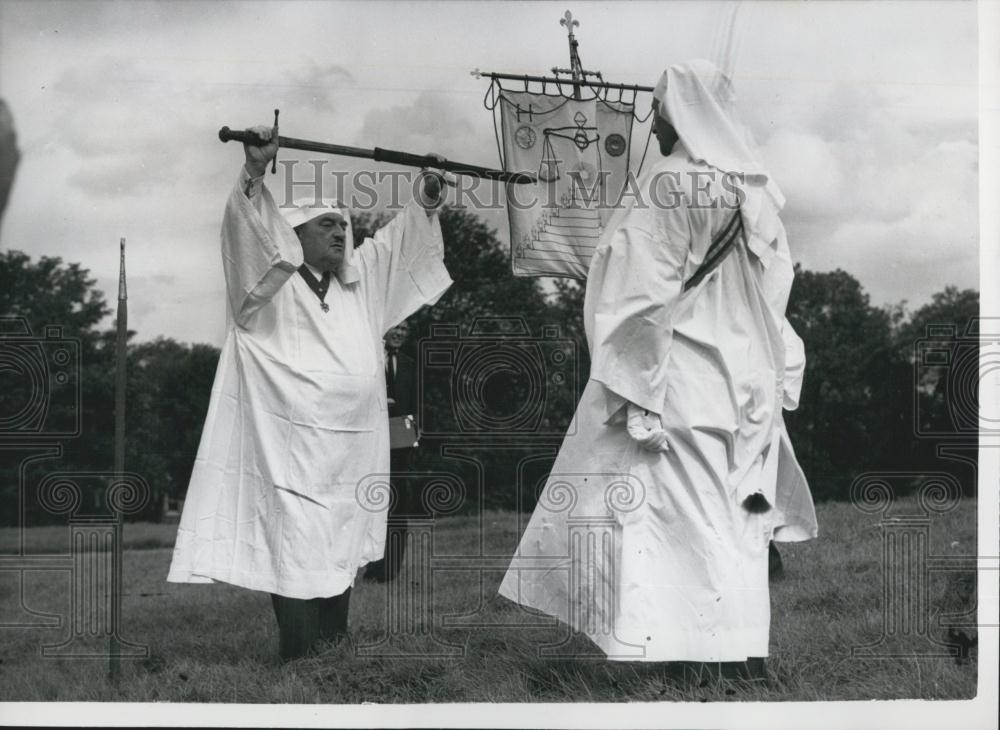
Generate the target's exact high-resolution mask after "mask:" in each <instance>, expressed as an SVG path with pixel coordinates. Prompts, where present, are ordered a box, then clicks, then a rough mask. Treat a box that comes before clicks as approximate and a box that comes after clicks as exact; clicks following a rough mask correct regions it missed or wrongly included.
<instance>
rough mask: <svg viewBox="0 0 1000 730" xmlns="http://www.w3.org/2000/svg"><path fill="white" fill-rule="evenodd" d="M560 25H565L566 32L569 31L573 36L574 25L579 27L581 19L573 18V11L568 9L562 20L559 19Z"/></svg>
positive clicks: (570, 35)
mask: <svg viewBox="0 0 1000 730" xmlns="http://www.w3.org/2000/svg"><path fill="white" fill-rule="evenodd" d="M559 25H565V26H566V32H567V33H569V37H570V38H572V37H573V26H577V27H579V25H580V21H579V20H574V19H573V13H571V12H570V11H568V10H567V11H566V14H565V15H563V17H562V20H560V21H559Z"/></svg>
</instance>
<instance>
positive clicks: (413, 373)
mask: <svg viewBox="0 0 1000 730" xmlns="http://www.w3.org/2000/svg"><path fill="white" fill-rule="evenodd" d="M409 334H410V328H409V326H408V325H407V324H406V322H401V323H400V324H398V325H396V326H395V327H393V328H392V329H391V330H389V331H388V332H386V334H385V338H384V342H385V385H386V392H387V395H388V402H389V418H390V419H392V418H397V417H405V416H412V417H414V418H416V415H417V363H416V361H414V359H413V358H412V357H410V356H409V355H407V354H406V353H405V352H403V349H402V348H403V345H404V343H405V342H406V338H407V336H408V335H409ZM416 458H417V449H416V448H414V447H410V448H394V449H393V450H392V452H391V453H390V471H391V472H392V474H401V473H405V472H408V471H411V470H412V469H413V468H414V466H415V464H416ZM393 491H394V492H395V502H394V503H393V505H392V507H391V508H390V510H389V522H388V532H387V534H386V542H385V554H384V555H383V557H382V559H381V560H377V561H375V562H374V563H370V564H369V565H368V568H367V569H366V570H365V578H366V579H370V580H376V581H378V582H379V583H385V582H387V581H390V580H392V579H393V578H395V577H396V574H397V573H398V572H399V567H400V565H402V562H403V554H404V552H405V549H406V533H405V530H406V515H409V514H413V512H414V510H416V509H419V506H420V505H419V504H417V503H416V501H417V500H418V499H419V496H420V495H418V494H411V493H410V492H409V491H408V490H407V489H405V485H404V483H402V482H396V481H394V482H393Z"/></svg>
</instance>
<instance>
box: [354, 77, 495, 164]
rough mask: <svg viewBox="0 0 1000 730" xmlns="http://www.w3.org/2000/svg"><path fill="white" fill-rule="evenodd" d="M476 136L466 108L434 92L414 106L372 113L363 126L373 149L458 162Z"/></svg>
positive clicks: (364, 133) (423, 97)
mask: <svg viewBox="0 0 1000 730" xmlns="http://www.w3.org/2000/svg"><path fill="white" fill-rule="evenodd" d="M466 108H467V107H466ZM477 136H478V133H477V129H476V125H474V124H473V123H472V121H471V120H470V119H469V118H468V117H467V116H466V115H465V112H464V109H463V107H460V106H459V105H458V104H456V103H455V101H454V99H452V98H450V97H448V96H445V95H443V94H439V93H436V92H431V91H425V92H421V93H420V94H419V95H418V96H417V98H416V99H415V100H414V102H413V103H412V104H407V105H399V106H392V107H389V108H388V109H372V110H371V111H369V112H368V113H366V114H365V118H364V122H363V124H362V126H361V137H362V138H363V139H366V140H370V141H371V144H372V145H373V146H375V145H377V146H379V147H386V148H390V149H398V150H402V151H406V152H414V153H416V154H426V153H428V152H431V151H439V152H440V153H441V154H443V155H445V157H455V158H456V159H457V158H458V154H459V153H462V152H465V153H466V155H467V154H468V147H469V146H470V144H469V143H470V141H472V139H474V138H475V137H477ZM463 161H464V160H463Z"/></svg>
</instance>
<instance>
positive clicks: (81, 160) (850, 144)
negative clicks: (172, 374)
mask: <svg viewBox="0 0 1000 730" xmlns="http://www.w3.org/2000/svg"><path fill="white" fill-rule="evenodd" d="M567 8H569V9H571V10H572V12H573V15H574V17H576V18H577V19H578V20H579V21H580V26H579V27H578V28H577V29H576V34H577V40H578V41H579V42H580V54H581V57H582V60H583V65H584V68H587V69H599V70H601V71H602V72H603V75H604V78H605V79H606V80H609V81H621V82H626V83H640V84H647V85H653V84H655V82H656V80H657V79H658V77H659V75H660V73H661V72H662V70H663V69H664V68H665V67H667V66H668V65H670V64H672V63H677V62H680V61H684V60H687V59H691V58H708V59H710V60H718V54H719V52H720V49H721V48H722V47H723V41H724V39H725V38H726V36H727V34H728V33H729V31H730V29H731V30H732V38H733V41H732V44H731V48H732V50H733V53H732V56H731V58H732V61H733V81H734V85H735V88H736V91H737V95H738V100H739V108H740V110H741V113H742V115H743V118H744V120H745V122H746V123H747V125H748V126H749V127H750V129H751V131H752V133H753V135H754V137H755V138H756V140H757V142H758V143H759V145H760V149H761V154H762V157H763V159H764V161H765V164H766V165H767V167H768V168H769V169H770V171H771V173H772V175H773V176H774V178H775V179H776V180H777V182H778V184H779V185H780V186H781V188H782V190H783V192H784V193H785V196H786V198H787V204H786V207H785V209H784V211H783V214H782V218H783V220H784V221H785V225H786V228H787V229H788V237H789V245H790V246H791V248H792V253H793V258H794V259H795V260H796V261H799V262H801V263H802V265H803V266H804V267H805V268H807V269H810V270H817V271H827V270H832V269H835V268H841V269H844V270H846V271H848V272H850V273H851V274H853V275H854V276H855V277H857V278H858V279H859V280H860V281H861V283H862V285H863V286H864V287H865V289H866V291H868V293H869V294H870V295H871V298H872V301H873V303H875V304H880V305H881V304H890V303H896V302H899V301H901V300H906V301H907V302H908V304H909V306H910V308H914V307H917V306H919V305H920V304H922V303H924V302H926V301H927V300H928V299H929V298H930V295H931V294H933V293H934V292H936V291H940V290H941V289H943V288H944V287H945V286H946V285H955V286H959V287H971V288H976V287H977V286H978V282H979V271H978V248H977V239H978V215H977V195H978V192H977V190H978V187H977V186H978V174H977V155H978V152H977V104H978V100H977V94H978V89H977V75H976V70H977V54H978V49H977V28H976V5H975V4H974V3H971V2H941V3H936V2H919V3H917V2H913V3H911V2H904V3H896V2H879V3H869V2H797V1H791V2H777V3H766V2H761V3H735V2H722V1H720V2H708V3H694V2H682V3H678V2H659V3H587V2H573V3H567V2H565V1H564V2H559V3H545V2H538V3H499V2H483V3H471V2H470V3H465V2H455V3H447V2H436V3H403V2H382V3H333V2H329V3H327V2H319V1H315V0H314V1H313V2H304V3H296V2H241V3H233V2H211V3H209V2H190V3H187V2H178V1H175V0H169V1H167V2H87V1H86V0H74V2H70V3H55V2H42V1H39V0H33V1H32V2H11V1H9V0H0V97H2V98H3V99H5V100H6V101H7V103H8V105H9V106H10V109H11V112H12V114H13V116H14V120H15V125H16V127H17V131H18V142H19V146H20V148H21V152H22V160H21V165H20V167H19V169H18V174H17V178H16V181H15V185H14V189H13V191H12V193H11V198H10V201H9V204H8V210H7V213H6V215H5V217H4V220H3V221H2V224H0V247H3V248H7V249H20V250H23V251H25V252H27V253H28V254H30V255H31V256H33V257H38V256H42V255H51V256H60V257H62V258H63V259H64V260H66V261H73V262H79V263H80V264H82V265H83V266H84V267H86V268H88V269H89V270H90V271H91V273H92V275H93V276H94V277H95V278H96V279H97V281H98V286H99V287H100V288H102V289H103V290H104V291H105V293H106V294H107V295H108V297H109V298H113V297H114V294H115V291H116V289H117V286H116V281H117V271H118V240H119V238H120V237H121V236H125V237H127V240H128V280H129V325H130V327H132V328H133V329H135V330H137V333H138V334H137V336H138V339H139V340H150V339H153V338H155V337H158V336H166V337H173V338H175V339H178V340H180V341H183V342H209V343H213V344H217V345H218V344H221V341H222V339H223V337H224V331H225V295H224V281H223V275H222V266H221V259H220V254H219V242H218V234H219V223H220V220H221V216H222V208H223V205H224V203H225V199H226V197H227V195H228V193H229V191H230V189H231V187H232V185H233V183H234V182H235V180H236V176H237V174H238V172H239V169H240V166H241V164H242V161H243V154H242V150H241V148H240V147H239V146H238V145H236V144H233V143H230V144H227V145H223V144H221V143H220V142H219V141H218V138H217V136H216V134H217V132H218V129H219V127H221V126H223V125H228V126H231V127H234V128H240V127H246V126H250V125H253V124H269V123H270V121H271V119H272V118H273V111H272V110H273V109H274V108H280V109H281V133H282V134H283V135H288V136H293V137H300V138H307V139H315V140H321V141H327V142H334V143H338V144H346V145H353V146H361V147H374V146H379V147H386V148H390V149H400V150H407V151H412V152H417V153H426V152H430V151H435V152H439V153H441V154H443V155H445V156H446V157H448V158H451V159H456V160H462V161H465V162H469V163H474V164H480V165H486V166H496V165H498V158H497V152H496V144H495V141H494V132H493V122H492V120H491V115H490V113H489V112H488V111H486V110H485V109H484V107H483V103H482V101H483V94H484V93H485V91H486V89H487V86H488V82H487V81H486V80H485V79H477V78H475V77H474V76H472V75H471V73H470V72H471V71H472V70H473V69H476V68H479V69H482V70H490V71H501V72H512V73H527V74H542V73H548V71H549V69H551V67H553V66H557V65H558V66H567V65H568V53H567V43H566V33H565V30H564V28H562V27H561V26H560V25H559V20H560V18H561V17H562V16H563V13H564V12H565V10H566V9H567ZM731 19H733V20H731ZM648 103H649V97H648V95H645V96H640V99H639V104H640V106H641V107H643V108H644V107H645V106H648ZM647 125H648V123H647ZM647 125H644V126H642V127H639V128H637V129H636V131H635V137H636V139H643V140H644V139H645V135H646V130H647V129H648V126H647ZM636 146H637V145H635V144H634V145H633V148H635V147H636ZM638 146H639V147H641V145H638ZM654 147H655V145H654ZM633 151H635V150H633ZM653 153H654V149H652V148H651V151H650V154H653ZM281 156H282V157H283V158H288V159H291V158H296V155H295V154H293V153H289V152H287V151H286V152H283V153H281ZM299 157H301V158H304V157H305V156H304V155H300V156H299ZM328 164H329V169H334V168H336V167H338V166H342V167H343V168H345V169H357V168H358V166H359V165H360V164H361V163H360V162H358V161H352V160H347V159H345V158H332V157H331V158H329V163H328ZM268 184H269V185H274V186H276V187H277V188H278V189H281V187H282V174H281V172H280V168H279V175H278V176H275V177H272V176H270V175H268ZM485 218H486V220H487V222H488V223H490V225H492V226H494V227H495V228H497V230H498V232H499V234H500V237H501V239H502V240H504V241H506V240H507V221H506V215H505V214H504V213H503V211H490V212H488V213H487V214H485Z"/></svg>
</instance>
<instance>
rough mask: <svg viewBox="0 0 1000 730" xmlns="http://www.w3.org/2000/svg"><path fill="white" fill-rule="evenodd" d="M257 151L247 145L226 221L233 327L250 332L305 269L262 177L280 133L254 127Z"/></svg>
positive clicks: (224, 236) (224, 253)
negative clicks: (294, 276) (259, 316)
mask: <svg viewBox="0 0 1000 730" xmlns="http://www.w3.org/2000/svg"><path fill="white" fill-rule="evenodd" d="M248 131H250V132H253V133H254V134H256V135H257V137H258V138H260V140H261V143H260V144H258V145H253V144H244V145H243V149H244V152H245V156H246V162H245V163H244V166H243V169H242V170H241V171H240V177H239V180H238V182H237V185H236V188H235V189H234V190H233V192H232V194H231V195H230V196H229V201H228V202H227V204H226V212H225V215H224V216H223V220H222V264H223V268H224V270H225V274H226V289H227V291H228V294H229V306H230V311H231V312H232V315H233V319H234V321H235V322H236V323H237V324H238V325H239V326H241V327H247V326H248V325H249V323H250V320H251V318H252V316H253V314H254V313H255V312H256V311H257V310H259V309H260V308H261V307H262V306H264V305H265V304H266V303H267V302H268V301H270V300H271V298H272V297H273V296H274V295H275V293H276V292H277V291H278V290H279V289H280V288H281V286H282V285H283V284H284V283H285V282H286V281H288V279H289V277H291V276H292V274H294V273H295V271H296V270H297V269H298V268H299V266H301V265H302V246H301V244H300V243H299V239H298V237H297V236H296V235H295V231H293V230H292V229H291V227H290V226H289V225H288V224H287V223H286V222H285V220H284V219H283V218H282V217H281V214H280V212H279V211H278V207H277V205H275V202H274V200H273V199H272V198H271V194H270V193H269V192H268V190H267V188H265V187H264V184H263V177H264V172H265V170H266V169H267V165H268V163H269V162H270V161H271V160H272V159H273V158H274V156H275V155H276V154H277V152H278V128H277V126H275V127H254V128H252V129H250V130H248Z"/></svg>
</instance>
